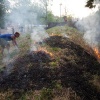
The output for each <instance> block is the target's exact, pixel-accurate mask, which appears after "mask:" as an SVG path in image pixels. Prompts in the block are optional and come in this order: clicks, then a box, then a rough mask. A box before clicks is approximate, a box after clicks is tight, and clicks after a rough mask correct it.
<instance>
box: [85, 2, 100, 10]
mask: <svg viewBox="0 0 100 100" xmlns="http://www.w3.org/2000/svg"><path fill="white" fill-rule="evenodd" d="M99 1H100V0H88V1H87V2H86V5H85V6H86V7H89V8H90V9H91V8H94V7H95V6H96V4H97V3H100V2H99ZM94 3H95V4H94Z"/></svg>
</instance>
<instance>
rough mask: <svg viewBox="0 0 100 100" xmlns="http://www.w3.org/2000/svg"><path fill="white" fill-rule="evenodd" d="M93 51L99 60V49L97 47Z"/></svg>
mask: <svg viewBox="0 0 100 100" xmlns="http://www.w3.org/2000/svg"><path fill="white" fill-rule="evenodd" d="M94 53H95V55H96V57H97V59H98V60H99V62H100V51H99V49H98V48H97V47H95V48H94Z"/></svg>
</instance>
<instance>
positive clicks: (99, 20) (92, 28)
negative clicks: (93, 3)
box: [76, 9, 100, 47]
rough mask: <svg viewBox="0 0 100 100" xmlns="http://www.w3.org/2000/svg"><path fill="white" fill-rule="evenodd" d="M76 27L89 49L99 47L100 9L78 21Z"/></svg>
mask: <svg viewBox="0 0 100 100" xmlns="http://www.w3.org/2000/svg"><path fill="white" fill-rule="evenodd" d="M76 27H77V28H78V29H79V30H80V31H81V32H83V33H84V37H83V38H84V40H85V41H86V42H87V43H88V44H89V45H90V46H91V47H94V46H99V45H100V9H98V11H96V12H94V13H92V14H91V15H90V16H88V17H86V18H83V19H81V20H78V21H77V23H76Z"/></svg>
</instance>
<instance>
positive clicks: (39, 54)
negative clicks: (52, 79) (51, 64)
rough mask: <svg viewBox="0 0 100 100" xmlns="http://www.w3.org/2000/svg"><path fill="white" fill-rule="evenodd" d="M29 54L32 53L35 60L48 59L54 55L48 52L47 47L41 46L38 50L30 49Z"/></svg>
mask: <svg viewBox="0 0 100 100" xmlns="http://www.w3.org/2000/svg"><path fill="white" fill-rule="evenodd" d="M29 55H32V58H33V60H34V61H35V62H41V61H48V60H51V58H52V57H53V54H52V53H50V52H48V51H47V50H46V49H45V48H40V49H38V50H36V51H30V53H29Z"/></svg>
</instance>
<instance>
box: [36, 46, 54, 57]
mask: <svg viewBox="0 0 100 100" xmlns="http://www.w3.org/2000/svg"><path fill="white" fill-rule="evenodd" d="M38 51H44V52H45V53H47V54H49V55H50V56H51V57H53V54H52V53H51V52H48V51H47V49H46V48H43V47H40V48H39V49H38Z"/></svg>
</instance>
